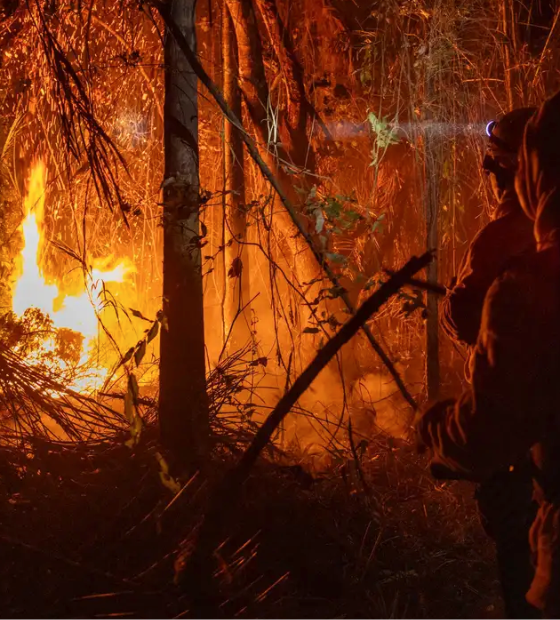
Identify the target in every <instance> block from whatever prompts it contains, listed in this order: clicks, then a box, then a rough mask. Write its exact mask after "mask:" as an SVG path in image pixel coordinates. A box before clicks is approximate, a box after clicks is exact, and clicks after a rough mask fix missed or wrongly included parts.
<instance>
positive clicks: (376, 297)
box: [181, 252, 433, 617]
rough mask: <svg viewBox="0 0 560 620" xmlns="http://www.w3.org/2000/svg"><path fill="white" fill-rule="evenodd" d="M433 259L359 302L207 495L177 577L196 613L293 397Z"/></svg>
mask: <svg viewBox="0 0 560 620" xmlns="http://www.w3.org/2000/svg"><path fill="white" fill-rule="evenodd" d="M432 258H433V253H432V252H426V253H425V254H423V255H422V256H421V257H420V258H417V257H413V258H411V259H410V260H409V261H408V262H407V263H406V265H405V266H404V267H403V268H402V269H400V270H399V271H398V272H397V273H395V275H394V276H392V277H391V278H390V279H389V280H388V281H387V282H385V283H384V284H382V285H381V287H380V288H379V289H378V290H377V291H376V292H375V293H373V294H372V295H371V296H370V297H369V298H368V299H367V300H366V301H365V302H364V303H363V304H362V305H361V306H360V308H359V309H358V310H357V311H356V313H355V314H354V316H353V317H352V318H350V319H349V320H348V321H347V322H346V323H345V324H344V325H343V327H342V328H341V329H340V330H339V331H338V333H337V334H336V335H335V336H333V337H332V338H331V339H330V340H329V341H328V342H327V343H326V344H325V346H324V347H323V348H322V349H320V350H319V352H318V353H317V355H316V356H315V359H314V360H313V361H312V362H311V363H310V364H309V365H308V366H307V368H306V369H305V370H304V371H303V373H302V374H301V375H300V376H299V377H298V378H297V379H296V381H295V382H294V384H293V385H292V387H291V388H290V389H289V390H288V391H287V392H286V393H285V394H284V396H282V398H281V399H280V401H279V402H278V404H277V405H276V407H275V408H274V410H273V411H272V413H271V414H270V415H269V416H268V418H267V419H266V420H265V421H264V423H263V424H262V426H261V427H260V428H259V430H258V431H257V433H256V435H255V437H254V439H253V441H252V442H251V444H250V445H249V447H248V448H247V449H246V450H245V452H244V453H243V455H242V457H241V459H240V460H239V462H238V464H237V465H236V466H235V467H234V468H233V469H231V470H230V471H229V472H228V473H227V474H226V475H225V476H224V478H223V480H222V482H221V483H220V484H219V485H218V486H217V487H216V489H215V490H214V493H213V494H212V496H211V498H210V504H209V508H208V511H207V512H206V515H205V517H204V520H203V522H202V525H201V527H200V530H199V533H198V538H197V540H196V544H195V547H194V550H193V552H192V554H191V556H190V558H189V561H188V564H187V568H186V569H185V571H184V572H183V573H182V575H181V579H182V580H183V581H184V583H186V584H187V585H188V584H192V585H193V586H194V587H193V590H192V592H191V595H192V596H193V597H194V598H195V602H196V603H198V604H200V606H201V607H200V609H198V608H197V609H196V614H197V615H198V614H201V615H200V616H199V617H215V616H214V615H213V614H214V613H215V606H214V605H213V596H212V580H211V571H210V570H208V564H207V561H208V559H209V557H210V556H211V554H212V552H213V549H214V546H215V544H216V543H217V542H218V539H219V535H220V530H221V527H222V524H223V523H224V522H226V521H229V519H228V518H227V517H228V516H231V511H232V509H234V507H235V506H236V503H237V501H238V500H239V497H240V491H241V488H242V486H243V484H244V482H245V481H246V480H247V478H248V476H249V473H250V472H251V469H252V467H253V465H254V464H255V462H256V461H257V459H258V457H259V455H260V453H261V452H262V450H263V449H264V448H265V447H266V445H267V444H268V442H269V441H270V440H271V438H272V436H273V435H274V433H275V432H276V430H277V429H278V427H279V426H280V424H281V423H282V421H283V420H284V418H285V417H286V416H287V415H288V413H289V412H290V410H291V409H292V407H293V406H294V405H295V403H296V402H297V400H298V399H299V398H300V397H301V396H302V394H303V393H304V392H305V391H306V390H307V389H308V388H309V386H310V385H311V384H312V383H313V381H314V380H315V379H316V378H317V376H318V375H319V373H320V372H321V370H323V369H324V368H325V366H326V365H327V364H328V363H329V362H330V361H331V359H332V358H333V357H334V356H335V355H336V354H337V353H338V351H339V350H340V349H341V347H342V346H343V345H344V344H346V343H347V342H348V341H349V340H350V339H351V338H352V336H354V335H355V334H356V333H357V332H358V331H359V329H360V328H361V326H362V324H363V323H364V322H365V321H367V320H368V319H369V318H370V317H371V315H372V314H374V313H375V312H377V310H379V308H380V307H381V306H382V305H383V304H384V303H386V302H387V301H388V300H389V299H390V298H391V297H392V296H393V295H395V294H396V293H397V292H398V291H399V289H400V288H401V287H402V286H403V285H404V284H405V283H406V282H407V280H408V279H409V278H411V277H412V276H414V274H416V273H417V272H418V271H420V270H421V269H424V268H425V267H426V266H427V265H428V264H429V263H430V261H431V260H432ZM195 576H196V577H195ZM202 614H204V615H202ZM206 614H208V616H206Z"/></svg>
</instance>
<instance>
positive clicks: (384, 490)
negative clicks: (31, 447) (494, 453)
mask: <svg viewBox="0 0 560 620" xmlns="http://www.w3.org/2000/svg"><path fill="white" fill-rule="evenodd" d="M39 453H41V456H40V457H39V456H38V454H39ZM22 458H25V473H24V474H23V475H22V474H21V471H22V470H20V474H19V475H18V476H14V472H13V469H12V467H11V466H8V465H7V464H6V463H7V461H8V460H11V462H12V463H13V462H14V457H13V455H10V457H9V459H8V458H3V459H2V462H1V463H0V464H1V465H2V468H1V469H0V557H1V558H2V561H1V563H0V617H4V618H8V617H10V618H31V617H34V618H96V617H100V618H107V617H137V618H166V617H191V616H192V612H190V611H189V600H188V598H187V596H186V594H184V589H183V588H182V587H181V586H180V585H174V583H173V579H174V573H175V567H176V566H177V564H178V563H177V561H176V558H177V550H178V549H179V548H181V546H182V545H183V547H184V545H185V542H184V541H187V543H186V544H187V547H188V540H189V535H190V533H192V531H193V529H194V527H195V526H196V524H197V523H198V522H199V519H200V515H201V514H202V511H203V509H204V504H205V499H206V498H207V490H208V485H207V484H206V485H205V484H203V483H202V484H201V483H199V482H198V479H195V480H193V481H192V482H191V483H190V484H189V485H188V486H187V488H185V490H184V491H183V492H182V493H181V494H180V496H179V497H177V498H176V499H175V500H174V501H171V500H173V494H172V493H171V492H170V491H169V490H168V489H167V488H166V487H165V486H164V485H163V484H162V483H161V480H160V478H159V470H158V465H157V462H156V459H155V458H154V446H153V444H150V442H149V441H148V440H146V442H145V443H144V444H143V445H142V446H140V447H138V448H136V449H135V450H134V451H131V450H130V449H128V448H126V447H124V446H119V445H111V446H95V447H87V448H86V447H80V448H75V449H71V450H69V449H64V450H61V449H53V447H52V446H51V447H50V449H49V450H42V451H41V450H40V451H39V452H37V451H36V452H35V454H34V456H33V457H32V456H31V455H30V454H29V455H27V456H24V457H22ZM362 462H363V471H364V474H365V478H366V481H367V485H368V487H369V488H370V491H371V492H370V493H369V494H368V493H366V492H365V491H364V490H363V488H360V485H359V484H357V483H356V481H357V477H356V475H355V473H356V472H352V471H351V469H352V467H351V466H349V464H347V466H346V467H340V466H339V467H337V468H336V469H333V470H332V471H329V472H326V473H323V474H322V475H321V476H320V477H318V478H315V479H312V478H311V477H310V476H308V475H306V474H305V473H304V472H303V470H302V469H301V468H299V467H281V466H277V465H274V464H270V463H265V462H261V463H260V464H259V466H258V467H257V468H255V470H254V472H253V475H252V476H251V478H250V480H249V481H248V483H247V485H246V487H245V489H244V498H243V505H242V508H241V509H240V510H241V512H240V514H239V516H238V518H236V519H235V520H234V521H235V522H232V523H231V524H229V526H228V532H227V540H226V541H225V542H224V544H223V545H222V547H221V548H220V549H219V552H218V553H217V554H216V557H217V571H216V577H215V581H216V588H218V590H219V594H220V600H222V601H223V604H222V607H221V609H222V611H223V614H224V617H239V618H251V617H253V618H254V617H259V618H498V617H501V614H502V610H501V603H500V596H499V584H498V581H497V575H496V570H495V566H494V558H493V549H492V545H491V544H490V542H489V540H488V539H487V538H486V537H485V535H484V533H483V532H482V530H481V527H480V525H479V523H478V518H477V515H476V511H475V507H474V503H473V500H472V495H473V489H472V487H471V486H470V485H468V484H466V483H458V482H453V483H445V484H441V483H437V484H436V483H434V481H433V480H431V479H430V477H429V474H428V472H427V469H426V462H425V460H424V459H423V458H421V457H418V456H416V455H415V454H414V452H413V451H412V450H411V449H410V448H409V447H401V448H395V447H394V446H392V445H390V444H386V443H385V444H383V443H377V444H376V445H375V447H373V446H370V447H369V448H368V453H367V454H365V455H364V458H363V461H362ZM224 467H225V463H224V462H223V461H222V460H218V461H217V462H216V464H215V467H214V470H215V471H216V472H220V471H223V469H224Z"/></svg>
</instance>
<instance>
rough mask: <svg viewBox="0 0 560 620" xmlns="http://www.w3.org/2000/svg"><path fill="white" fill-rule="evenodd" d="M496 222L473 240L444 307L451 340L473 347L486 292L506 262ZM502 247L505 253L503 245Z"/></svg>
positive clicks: (443, 321)
mask: <svg viewBox="0 0 560 620" xmlns="http://www.w3.org/2000/svg"><path fill="white" fill-rule="evenodd" d="M493 224H494V223H491V224H489V226H488V227H486V228H485V229H483V230H482V231H481V232H480V233H479V234H478V235H477V236H476V237H475V239H474V240H473V242H472V244H471V245H470V247H469V249H468V250H467V253H466V254H465V256H464V258H463V260H462V261H461V264H460V266H459V270H458V273H457V280H456V282H455V284H454V286H453V287H452V288H451V289H450V290H449V292H448V294H447V295H446V297H445V298H444V300H443V302H442V307H441V311H442V320H441V322H442V327H443V329H444V330H445V332H446V333H447V334H448V336H449V337H450V338H451V339H452V340H455V341H458V342H463V343H465V344H467V345H470V346H474V344H475V343H476V339H477V337H478V332H479V330H480V321H481V317H482V306H483V304H484V298H485V297H486V293H487V292H488V289H489V287H490V285H491V284H492V282H493V280H494V278H495V277H496V276H497V275H498V273H499V270H500V267H501V265H502V264H503V262H504V256H503V255H502V254H498V248H499V244H498V243H497V241H496V239H495V237H494V230H493V229H494V228H495V226H494V225H493ZM497 246H498V247H497ZM499 249H500V251H501V252H503V247H502V248H499Z"/></svg>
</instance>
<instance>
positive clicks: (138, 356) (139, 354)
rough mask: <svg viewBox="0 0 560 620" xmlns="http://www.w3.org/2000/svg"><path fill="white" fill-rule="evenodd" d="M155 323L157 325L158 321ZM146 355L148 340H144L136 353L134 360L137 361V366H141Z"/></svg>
mask: <svg viewBox="0 0 560 620" xmlns="http://www.w3.org/2000/svg"><path fill="white" fill-rule="evenodd" d="M154 325H157V323H154ZM150 331H151V330H150ZM144 355H146V341H145V340H142V342H141V343H140V344H139V345H138V347H137V349H136V351H135V353H134V361H135V362H136V366H137V367H138V366H140V364H141V362H142V360H143V359H144Z"/></svg>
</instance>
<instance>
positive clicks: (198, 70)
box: [147, 0, 418, 411]
mask: <svg viewBox="0 0 560 620" xmlns="http://www.w3.org/2000/svg"><path fill="white" fill-rule="evenodd" d="M147 4H151V5H152V6H154V7H155V8H156V10H157V11H158V13H159V14H160V15H161V17H162V19H163V21H164V22H165V25H166V26H167V28H168V29H169V32H170V33H171V34H172V35H173V38H174V39H175V41H176V42H177V45H178V46H179V49H180V50H181V52H182V53H183V54H184V55H185V57H186V59H187V60H188V62H189V64H190V66H191V68H192V70H193V71H194V73H195V74H196V75H197V77H198V78H199V80H200V81H201V82H202V83H203V84H204V86H205V87H206V88H207V89H208V91H209V92H210V94H211V95H212V96H213V97H214V99H215V100H216V103H217V104H218V105H219V106H220V108H221V110H222V112H223V114H224V116H225V117H226V118H227V119H228V120H229V122H230V123H231V124H232V125H233V126H234V127H236V129H237V130H238V131H239V133H240V135H241V139H242V140H243V142H244V143H245V146H246V147H247V150H248V151H249V154H250V155H251V157H252V158H253V159H254V161H255V163H256V164H257V165H258V167H259V168H260V170H261V173H262V174H263V176H264V177H265V178H266V180H267V181H268V182H269V183H270V184H271V185H272V187H273V188H274V190H275V191H276V193H277V194H278V197H279V198H280V200H281V201H282V204H283V205H284V207H285V209H286V211H287V212H288V214H289V216H290V218H291V219H292V222H293V223H294V225H295V227H296V228H297V230H298V232H299V234H300V235H301V236H302V237H303V238H304V239H305V241H306V242H307V245H308V246H309V249H310V250H311V252H312V254H313V256H314V258H315V260H316V261H317V263H318V264H319V266H320V267H321V268H322V269H323V270H324V272H325V274H326V275H327V277H328V278H329V280H330V281H331V282H332V284H333V285H334V286H335V287H336V288H337V290H340V291H342V292H341V293H340V298H341V299H342V301H343V302H344V304H345V306H346V307H347V308H348V310H349V311H350V313H351V314H355V312H356V310H355V308H354V305H353V304H352V302H351V301H350V298H349V297H348V294H347V293H346V292H345V290H344V288H343V287H341V286H340V283H339V281H338V278H337V276H336V274H335V273H334V272H333V270H332V269H331V268H330V266H329V264H328V262H327V261H326V260H325V257H324V256H323V254H322V252H320V251H319V250H318V249H317V247H316V245H315V242H314V241H313V238H312V237H311V235H310V234H309V233H308V232H307V231H306V230H305V228H304V227H303V225H302V223H301V222H300V221H299V218H298V214H297V212H296V210H295V208H294V206H293V205H292V203H291V202H290V200H289V199H288V197H287V196H286V193H285V192H284V190H283V189H282V187H281V185H280V183H279V181H278V179H276V177H275V176H274V174H273V173H272V170H271V169H270V168H269V166H268V165H267V164H266V162H265V161H264V159H263V158H262V157H261V155H260V153H259V150H258V147H257V145H256V143H255V141H254V140H253V139H252V138H251V136H250V135H249V134H248V133H247V131H246V130H245V128H244V127H243V124H242V122H241V121H240V120H239V119H238V118H237V116H236V115H235V114H234V113H233V112H232V110H231V108H230V107H229V106H228V104H227V102H226V101H225V99H224V97H223V95H222V93H221V91H220V89H219V88H218V87H217V86H216V84H215V83H214V82H213V81H212V79H211V78H210V76H209V75H208V73H206V71H205V69H204V67H203V66H202V65H201V64H200V62H199V61H198V58H197V57H196V54H195V53H194V52H193V50H191V48H190V47H189V44H188V41H187V39H186V38H185V36H184V35H183V33H182V32H181V30H180V28H179V27H178V26H177V24H176V23H175V22H174V21H173V20H172V19H171V18H170V17H169V15H168V12H167V9H166V6H165V5H164V4H163V3H162V2H160V1H159V0H150V2H147ZM360 328H361V329H362V330H363V331H364V333H365V335H366V337H367V339H368V340H369V342H370V344H371V346H372V348H373V349H374V351H375V352H376V353H377V355H378V356H379V357H380V358H381V360H382V362H383V363H384V364H385V366H386V367H387V369H388V370H389V372H390V374H391V376H392V377H393V379H394V381H395V383H396V385H397V386H398V388H399V390H400V391H401V394H402V395H403V397H404V398H405V400H406V401H407V402H408V404H409V405H410V406H411V407H412V409H413V410H414V411H417V410H418V405H417V404H416V401H415V400H414V398H413V397H412V394H410V392H409V391H408V390H407V388H406V386H405V384H404V382H403V380H402V379H401V376H400V375H399V373H398V372H397V369H396V368H395V366H394V364H393V362H392V361H391V360H390V359H389V357H388V356H387V354H386V353H385V351H384V350H383V348H382V347H381V345H380V344H379V343H378V342H377V340H376V339H375V338H374V336H373V334H372V333H371V330H370V329H369V327H368V326H367V325H365V324H362V325H361V326H360Z"/></svg>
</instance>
